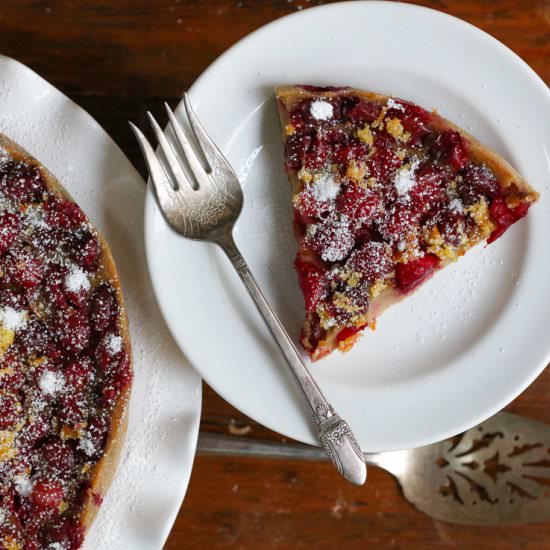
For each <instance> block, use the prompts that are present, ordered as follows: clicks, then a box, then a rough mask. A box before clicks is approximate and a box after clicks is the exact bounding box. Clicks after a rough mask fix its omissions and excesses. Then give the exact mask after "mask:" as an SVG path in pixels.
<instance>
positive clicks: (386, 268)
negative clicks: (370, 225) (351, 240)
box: [345, 241, 393, 284]
mask: <svg viewBox="0 0 550 550" xmlns="http://www.w3.org/2000/svg"><path fill="white" fill-rule="evenodd" d="M345 268H346V269H349V270H351V271H358V272H360V273H362V274H363V279H362V280H363V281H365V282H367V283H369V284H372V283H374V282H375V281H377V280H379V279H382V278H383V277H385V276H386V275H388V273H391V272H392V271H393V258H392V252H391V249H390V247H389V246H387V245H385V244H383V243H377V242H372V241H371V242H366V243H365V244H363V246H361V247H360V248H358V249H357V250H354V251H353V252H352V254H351V256H350V257H349V259H348V261H347V262H346V265H345Z"/></svg>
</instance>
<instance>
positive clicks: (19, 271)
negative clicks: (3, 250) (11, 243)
mask: <svg viewBox="0 0 550 550" xmlns="http://www.w3.org/2000/svg"><path fill="white" fill-rule="evenodd" d="M4 270H5V273H6V276H7V278H8V280H9V281H11V282H13V283H15V284H18V285H20V286H22V287H23V288H26V289H28V290H32V289H35V288H36V287H37V286H38V285H39V284H40V283H41V282H42V279H43V277H44V264H43V262H42V261H41V260H39V259H38V258H37V257H36V256H34V255H33V254H32V253H31V252H30V251H28V250H19V251H14V252H13V253H10V254H9V255H8V256H7V257H6V259H5V262H4Z"/></svg>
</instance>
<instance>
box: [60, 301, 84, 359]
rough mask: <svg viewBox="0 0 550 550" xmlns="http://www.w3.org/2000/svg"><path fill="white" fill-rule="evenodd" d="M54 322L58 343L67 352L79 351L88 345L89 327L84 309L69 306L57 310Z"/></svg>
mask: <svg viewBox="0 0 550 550" xmlns="http://www.w3.org/2000/svg"><path fill="white" fill-rule="evenodd" d="M55 324H56V329H57V337H58V339H59V343H60V344H61V346H62V347H63V348H64V349H65V350H66V351H67V352H68V353H70V354H74V353H80V352H81V351H83V350H84V349H86V348H87V347H88V344H89V342H90V336H91V329H90V323H89V321H88V317H87V315H86V312H85V311H82V310H78V309H75V308H71V307H69V308H67V309H65V310H63V311H58V312H57V317H56V320H55Z"/></svg>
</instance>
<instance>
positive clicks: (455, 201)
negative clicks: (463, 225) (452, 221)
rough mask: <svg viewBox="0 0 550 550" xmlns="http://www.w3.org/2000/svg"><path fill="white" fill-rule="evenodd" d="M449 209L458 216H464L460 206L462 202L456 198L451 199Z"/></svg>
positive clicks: (462, 208)
mask: <svg viewBox="0 0 550 550" xmlns="http://www.w3.org/2000/svg"><path fill="white" fill-rule="evenodd" d="M449 208H450V209H451V210H453V211H454V212H458V213H459V214H464V205H463V204H462V201H461V200H460V199H458V198H456V199H453V200H452V201H451V202H450V203H449Z"/></svg>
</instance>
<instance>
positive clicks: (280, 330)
mask: <svg viewBox="0 0 550 550" xmlns="http://www.w3.org/2000/svg"><path fill="white" fill-rule="evenodd" d="M183 103H184V105H185V111H186V114H187V119H188V122H189V126H190V130H191V131H190V132H186V131H185V130H184V128H183V127H182V126H181V124H180V123H179V121H178V120H177V119H176V116H175V115H174V113H173V112H172V111H171V109H170V107H168V105H166V112H167V114H168V119H169V121H170V125H169V126H170V132H168V133H167V134H166V135H165V134H164V133H163V131H162V130H161V128H160V126H159V125H158V123H157V121H156V120H155V119H154V118H153V115H151V113H147V114H148V115H149V122H150V123H151V126H152V128H153V131H154V132H155V135H156V138H157V140H158V143H159V148H160V151H159V156H157V154H156V153H155V151H154V149H153V147H152V146H151V144H150V143H149V141H147V138H146V137H145V136H144V135H143V133H142V132H141V131H140V130H139V128H137V127H136V126H135V125H134V124H132V123H130V126H131V128H132V130H133V132H134V134H135V136H136V138H137V140H138V143H139V145H140V147H141V150H142V152H143V156H144V157H145V162H146V163H147V167H148V169H149V174H150V175H151V182H152V183H153V187H154V189H155V194H156V198H157V203H158V205H159V208H160V210H161V211H162V213H163V215H164V218H165V220H166V221H167V223H168V224H169V225H170V226H171V227H172V229H173V230H174V231H176V232H177V233H179V234H180V235H182V236H183V237H186V238H188V239H193V240H198V241H206V242H210V243H214V244H216V245H218V246H219V247H220V248H221V249H222V250H223V251H224V252H225V254H226V256H227V258H228V259H229V261H230V262H231V264H232V265H233V267H234V268H235V270H236V271H237V273H238V274H239V277H240V279H241V281H242V283H243V284H244V286H245V287H246V290H247V291H248V294H249V295H250V297H251V298H252V300H253V301H254V304H255V305H256V308H257V309H258V312H259V313H260V315H261V317H262V318H263V320H264V322H265V324H266V325H267V327H268V329H269V331H270V332H271V335H272V336H273V338H274V340H275V341H276V342H277V345H278V346H279V349H280V350H281V353H282V355H283V356H284V358H285V360H286V365H287V366H288V368H289V369H290V372H291V373H292V376H293V377H294V380H295V381H296V384H297V385H298V387H299V388H300V390H301V391H302V394H303V396H304V398H305V400H306V402H307V403H308V405H309V407H310V409H311V413H312V416H313V419H314V421H315V424H316V428H317V433H318V437H319V442H320V443H321V445H322V446H323V448H324V450H325V452H326V454H327V455H328V456H329V458H330V459H331V461H332V463H333V464H334V466H335V467H336V468H337V469H338V471H339V472H340V473H341V474H342V476H344V477H345V478H346V479H347V480H348V481H351V482H352V483H355V484H357V485H362V484H363V483H365V481H366V479H367V465H366V464H365V459H364V458H363V453H362V452H361V449H360V447H359V444H358V443H357V440H356V438H355V436H354V434H353V432H352V431H351V428H350V427H349V425H348V423H347V422H346V421H345V420H344V419H343V418H341V417H340V416H339V415H338V414H337V413H336V411H335V410H334V409H333V408H332V406H331V404H330V403H329V402H328V400H327V399H326V397H325V396H324V395H323V393H322V391H321V389H320V388H319V386H318V385H317V383H316V382H315V380H314V378H313V376H312V375H311V373H310V371H309V370H308V369H307V367H306V366H305V365H304V362H303V361H302V358H301V356H300V353H299V352H298V350H297V349H296V347H295V346H294V344H293V342H292V340H291V339H290V337H289V336H288V334H287V332H286V330H285V329H284V327H283V325H282V324H281V321H280V320H279V319H278V317H277V316H276V315H275V312H274V311H273V310H272V309H271V306H270V305H269V303H268V302H267V300H266V298H265V296H264V294H263V292H262V290H261V289H260V287H259V286H258V283H257V282H256V280H255V279H254V276H253V275H252V273H251V271H250V269H249V268H248V265H247V263H246V261H245V259H244V258H243V257H242V255H241V253H240V252H239V249H238V248H237V245H236V244H235V241H234V240H233V226H234V225H235V222H236V221H237V219H238V217H239V215H240V213H241V209H242V205H243V193H242V189H241V185H240V183H239V179H238V178H237V175H236V174H235V172H234V170H233V168H231V165H230V164H229V162H228V161H227V160H226V159H225V157H224V156H223V154H222V152H221V151H220V150H219V149H218V148H217V147H216V145H215V144H214V143H213V142H212V140H211V139H210V137H209V136H208V134H207V133H206V131H205V130H204V128H203V127H202V125H201V123H200V122H199V120H198V119H197V116H196V115H195V113H194V112H193V109H192V108H191V105H190V103H189V99H188V97H187V95H186V94H184V96H183ZM191 134H192V135H193V137H194V138H195V139H194V140H192V139H191V141H195V146H193V145H192V144H191V142H190V140H189V138H188V136H191Z"/></svg>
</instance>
